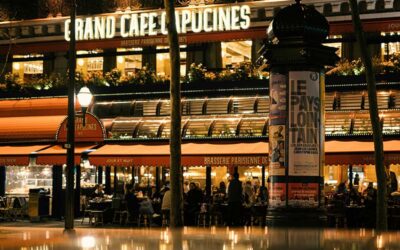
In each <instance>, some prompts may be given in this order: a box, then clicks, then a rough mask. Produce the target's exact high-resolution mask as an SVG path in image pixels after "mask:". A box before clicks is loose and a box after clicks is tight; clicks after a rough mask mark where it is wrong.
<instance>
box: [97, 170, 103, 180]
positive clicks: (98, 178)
mask: <svg viewBox="0 0 400 250" xmlns="http://www.w3.org/2000/svg"><path fill="white" fill-rule="evenodd" d="M97 184H103V167H102V166H98V167H97Z"/></svg>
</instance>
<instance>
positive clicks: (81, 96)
mask: <svg viewBox="0 0 400 250" xmlns="http://www.w3.org/2000/svg"><path fill="white" fill-rule="evenodd" d="M77 96H78V102H79V104H80V105H81V108H82V119H83V120H82V125H83V126H85V115H86V111H87V108H88V107H89V104H90V103H91V102H92V98H93V95H92V93H91V92H90V90H89V88H88V87H82V88H81V90H79V93H78V95H77Z"/></svg>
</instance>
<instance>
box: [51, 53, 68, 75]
mask: <svg viewBox="0 0 400 250" xmlns="http://www.w3.org/2000/svg"><path fill="white" fill-rule="evenodd" d="M53 65H54V66H53V67H54V68H53V69H54V73H57V74H60V75H61V77H63V78H65V77H66V76H67V71H68V59H67V57H66V53H65V52H56V53H54V61H53Z"/></svg>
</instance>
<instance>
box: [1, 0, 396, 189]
mask: <svg viewBox="0 0 400 250" xmlns="http://www.w3.org/2000/svg"><path fill="white" fill-rule="evenodd" d="M341 3H343V1H342V2H341ZM331 5H332V6H331V7H332V8H331V10H332V13H331V14H329V13H326V14H327V16H328V20H330V22H331V35H330V37H329V40H328V42H329V43H328V44H327V45H329V46H334V47H336V48H338V51H337V53H338V54H340V55H341V57H342V58H349V59H354V58H356V57H357V55H356V53H357V52H356V51H355V50H354V49H353V47H354V43H353V42H352V37H351V33H352V30H349V29H350V28H351V25H350V22H349V21H348V20H347V19H348V16H349V15H348V13H344V14H343V13H342V12H341V10H340V8H341V7H340V6H341V4H340V3H337V4H336V3H332V4H331ZM279 6H280V5H279V3H278V2H276V1H246V2H243V3H227V4H220V5H217V4H215V5H213V6H211V7H210V6H209V5H191V6H186V7H182V8H180V10H179V20H180V22H181V23H180V26H179V27H180V35H181V36H180V43H181V44H180V48H181V54H180V55H181V74H182V80H184V78H185V76H186V77H190V76H189V73H190V72H192V73H193V70H192V71H191V65H194V66H196V67H198V66H199V64H202V66H203V67H205V68H207V69H209V70H210V72H211V73H210V75H209V76H208V79H207V81H206V80H204V79H200V81H198V82H195V83H193V84H192V85H190V84H188V85H184V86H185V88H186V89H184V91H183V92H182V95H183V99H182V115H183V117H182V140H183V142H184V144H185V145H186V146H185V147H187V148H186V149H185V150H188V151H185V150H183V154H184V155H183V164H182V169H183V173H184V180H187V181H189V182H191V181H193V182H198V183H199V184H200V186H201V187H202V188H203V189H204V188H206V184H207V178H208V177H207V175H208V173H209V177H210V179H211V186H212V187H217V186H218V185H219V184H220V182H225V183H226V184H227V183H228V181H229V178H230V177H231V175H232V174H233V173H234V172H235V171H238V172H239V174H240V178H241V180H242V181H251V182H253V183H260V184H261V183H263V182H264V183H265V185H267V180H268V176H269V170H268V168H267V166H268V146H265V147H264V146H263V147H261V148H262V150H259V151H257V152H256V149H254V148H251V145H253V146H254V145H257V144H258V143H264V144H265V145H266V144H267V142H268V134H269V131H268V123H269V120H268V114H269V106H270V105H269V103H270V99H269V97H268V86H267V80H265V79H264V80H256V79H252V80H251V81H244V80H243V81H241V80H238V81H236V82H235V83H233V84H225V85H224V84H221V85H218V84H220V82H217V81H216V82H212V81H210V82H208V81H209V80H210V79H212V78H213V75H212V74H216V73H215V72H221V71H223V72H229V71H230V70H232V69H235V68H238V67H241V66H243V64H250V63H254V62H255V60H256V59H257V58H258V54H257V51H258V50H259V49H260V46H261V43H262V39H264V38H265V30H266V27H267V26H268V24H269V21H270V20H271V18H272V15H273V12H274V8H277V7H279ZM321 6H322V5H320V3H316V4H315V7H316V8H321ZM327 9H328V8H327ZM388 9H389V10H390V11H392V12H394V13H396V11H397V10H395V9H394V7H391V8H389V7H388ZM389 10H388V12H389ZM141 12H143V13H144V14H140V15H139V13H141ZM199 13H200V14H199ZM218 13H222V15H221V14H218ZM228 13H230V14H228ZM219 15H221V16H219ZM382 15H383V14H382ZM163 16H164V14H163V11H161V10H159V9H154V10H146V11H141V10H139V11H138V10H133V9H132V10H131V11H128V10H127V11H120V12H110V13H107V14H103V15H87V16H86V15H85V16H81V17H80V19H78V20H79V21H78V23H77V24H78V25H79V26H78V31H77V33H78V43H77V48H78V53H77V70H78V72H80V73H82V78H84V79H86V78H93V81H95V80H96V79H100V80H99V81H101V84H102V85H101V86H113V84H114V85H117V84H115V83H114V82H113V77H114V76H113V75H112V73H117V74H116V75H118V74H121V76H122V77H124V78H123V79H125V81H123V83H118V84H120V85H119V86H118V87H124V86H123V85H124V84H125V85H129V84H131V83H132V84H131V87H132V89H133V90H132V89H129V88H128V90H126V91H125V89H123V92H122V93H107V92H101V93H100V92H99V93H95V94H97V96H96V100H95V101H94V103H93V104H92V105H91V107H90V108H89V109H90V110H89V111H90V112H91V113H92V114H94V115H95V116H96V117H98V118H99V120H100V123H101V124H102V125H103V126H104V129H105V132H104V133H105V135H104V141H102V142H98V143H93V142H92V143H89V145H82V148H81V150H80V151H79V152H78V153H77V154H78V155H79V157H78V158H79V159H77V161H76V163H77V165H79V168H80V172H79V174H80V176H79V177H77V178H79V185H78V186H79V187H80V188H82V189H85V188H91V187H93V186H94V185H95V184H96V183H102V184H104V185H105V187H106V191H107V192H108V193H110V194H112V193H114V192H116V193H122V192H123V185H124V184H126V183H129V182H132V181H134V182H135V183H138V184H139V186H140V188H142V189H143V190H146V189H148V188H149V187H153V186H157V188H160V186H161V185H162V183H163V182H165V181H166V180H168V179H169V166H168V164H169V163H168V161H167V160H166V159H167V158H168V154H169V152H168V149H167V148H168V138H169V136H170V121H169V114H170V111H169V110H170V103H169V99H168V98H169V97H168V89H167V87H163V86H161V87H160V85H157V84H154V85H155V86H156V87H154V85H151V84H150V85H151V87H149V86H145V84H143V82H136V81H134V79H133V80H132V79H131V78H130V77H135V75H136V74H142V73H146V74H147V73H149V74H154V75H156V76H157V79H160V81H161V80H165V79H166V78H167V77H168V76H169V74H170V69H169V54H168V52H169V50H168V43H167V42H168V41H167V37H166V36H165V34H164V33H165V31H163V26H162V24H163V21H162V18H163ZM158 18H159V20H160V21H159V22H156V19H157V20H158ZM215 19H217V22H214V20H215ZM205 21H208V22H205ZM399 22H400V20H399V18H397V17H396V18H394V17H388V18H387V19H385V20H380V19H372V18H371V20H369V19H368V20H367V22H366V27H367V30H368V31H369V32H372V33H376V32H377V31H378V30H379V33H380V32H381V31H383V32H384V34H385V36H392V38H391V39H395V38H396V37H398V34H397V33H396V32H398V23H399ZM396 25H397V26H396ZM68 26H69V23H68V17H59V18H57V19H44V20H41V21H40V24H38V21H36V20H25V21H19V22H15V23H8V22H5V23H0V30H2V31H4V30H6V31H7V32H10V34H13V32H14V31H15V32H17V33H16V34H18V33H22V34H23V36H24V39H26V40H23V39H21V40H18V39H16V40H15V43H13V46H11V47H10V48H9V46H8V43H9V41H8V40H6V39H2V40H1V39H0V54H1V58H2V59H4V58H5V54H7V53H8V52H9V54H10V58H12V60H10V61H6V62H5V61H4V60H3V61H1V65H0V66H5V67H4V69H5V72H9V73H12V74H15V75H18V78H19V79H20V81H21V82H23V83H25V82H27V81H30V80H31V79H36V78H38V77H41V76H43V75H50V74H52V73H55V74H60V75H63V74H64V75H65V73H66V72H67V58H66V53H67V50H68V46H67V45H68V43H67V40H68V35H69V34H68V32H65V31H66V30H68V29H66V28H68ZM27 27H28V28H27ZM349 27H350V28H349ZM26 28H27V29H26ZM164 28H165V27H164ZM349 34H350V35H349ZM349 36H350V37H349ZM382 37H383V35H382V36H381V37H379V39H381V38H382ZM379 39H378V41H375V42H374V46H375V47H377V46H378V47H380V48H381V49H382V50H381V49H380V48H378V50H379V51H380V54H379V55H380V56H384V55H391V54H392V53H394V52H398V51H399V50H398V48H397V47H398V41H390V42H389V43H380V42H379ZM26 41H29V43H26ZM378 44H379V45H378ZM396 46H397V47H396ZM396 48H397V49H396ZM6 52H7V53H6ZM379 55H377V56H379ZM143 68H148V69H151V70H152V71H143ZM195 69H196V70H203V69H202V68H201V67H198V68H195ZM211 69H212V70H211ZM224 70H226V71H224ZM118 76H119V75H118ZM224 79H228V77H225V78H223V80H221V82H224ZM135 84H136V85H138V86H139V85H140V86H141V87H142V89H139V88H138V89H135ZM202 84H204V86H206V85H207V86H211V85H212V87H207V88H205V87H204V88H203V87H201V86H202ZM357 84H361V85H362V87H360V85H357ZM357 84H351V83H347V82H343V83H340V84H337V82H334V83H332V82H329V79H328V80H327V90H326V97H325V110H326V119H325V133H326V138H327V142H331V141H336V140H337V141H339V142H340V141H363V142H368V143H369V144H368V148H366V149H365V150H364V151H363V152H362V154H361V155H356V157H354V158H352V156H354V155H355V154H358V153H360V152H352V151H351V149H343V148H339V151H337V148H333V149H332V148H331V149H327V156H326V158H327V161H326V163H325V168H324V180H325V183H326V184H328V185H329V186H331V187H330V189H334V188H335V186H337V185H338V184H339V183H340V182H345V181H346V180H348V178H349V177H348V176H349V167H350V165H351V168H352V172H353V174H355V173H358V174H359V176H360V179H361V182H360V183H363V185H364V183H366V182H369V181H372V182H375V181H376V177H375V172H374V169H373V165H371V163H372V160H371V155H372V154H373V149H372V148H371V147H370V146H371V138H370V136H371V126H370V125H369V118H368V112H367V110H368V98H367V95H366V93H365V90H363V89H365V85H363V82H358V83H357ZM121 85H122V86H121ZM199 86H200V87H199ZM379 86H380V87H379V93H378V101H379V107H380V109H381V110H382V111H381V119H382V125H383V132H384V134H385V140H386V141H394V142H397V141H398V140H399V134H400V122H399V119H398V116H399V113H398V110H397V109H398V108H399V107H400V94H399V91H398V90H397V89H398V82H397V83H394V84H393V85H390V84H387V85H385V83H384V81H382V82H381V83H380V85H379ZM136 90H138V91H136ZM5 102H7V101H0V142H1V145H0V147H2V146H5V147H6V146H15V144H18V145H20V144H23V145H25V146H26V144H29V145H32V144H39V146H38V148H35V149H27V151H24V152H23V156H24V157H25V158H26V161H25V162H22V163H15V162H12V161H11V162H10V158H9V156H10V151H5V150H3V151H2V152H1V153H0V166H1V167H0V176H1V173H2V172H1V171H3V170H1V168H3V169H4V178H3V179H4V182H5V183H6V186H5V190H1V187H0V195H3V194H4V193H7V194H17V193H18V194H24V195H26V193H27V190H28V189H29V188H30V187H34V186H38V187H51V188H52V189H53V187H54V185H58V182H56V184H55V182H54V179H55V177H54V174H56V175H57V176H58V177H57V178H60V180H61V178H62V165H63V164H64V163H65V157H64V156H65V152H64V151H65V150H64V149H62V147H60V145H62V144H61V143H59V142H57V140H56V139H55V135H56V132H57V129H58V127H59V126H60V124H61V122H62V119H63V118H65V115H66V98H49V99H47V100H46V101H43V99H42V98H39V99H38V100H36V99H29V101H27V102H30V103H29V105H22V104H21V103H23V102H24V100H12V102H15V103H13V104H12V105H11V104H5ZM57 105H59V106H57ZM18 107H20V108H19V109H18ZM16 108H17V109H18V110H17V111H15V109H16ZM32 116H36V118H37V119H33V118H34V117H33V118H32ZM28 117H29V118H28ZM31 119H32V120H31ZM39 121H41V122H43V123H40V122H39ZM18 124H20V125H21V124H28V125H30V126H31V127H30V128H29V129H36V128H39V129H37V130H32V131H34V133H32V134H33V135H27V134H26V132H24V131H25V130H26V127H21V126H20V125H19V126H18ZM49 124H51V126H50V127H49ZM12 130H13V133H12V134H13V135H10V131H12ZM205 143H209V144H213V145H214V144H216V145H218V144H219V147H217V146H216V147H215V148H213V150H214V151H213V152H209V153H205V151H204V150H205V149H203V148H200V149H199V148H196V147H198V146H199V145H201V144H205ZM224 143H226V144H229V145H231V146H232V145H237V144H238V143H247V144H246V146H248V147H246V148H239V149H235V150H236V151H235V150H233V149H232V151H230V152H225V153H226V156H227V157H233V158H234V157H239V156H243V155H241V154H243V153H244V152H245V151H246V150H249V151H246V152H245V153H246V155H247V154H248V155H251V156H252V157H260V158H259V159H260V160H259V161H258V162H257V161H251V160H249V161H247V162H245V163H241V162H238V161H236V162H235V161H233V162H231V161H229V162H227V161H228V160H227V159H226V158H224V159H219V160H218V159H215V158H211V159H210V157H216V155H219V154H222V152H223V151H224V150H226V148H227V147H224V146H226V145H224ZM154 144H159V145H162V149H161V148H153V149H152V150H151V151H148V152H147V154H150V156H147V157H144V156H143V155H136V154H137V153H135V152H139V151H137V148H136V146H137V145H154ZM189 144H190V146H187V145H189ZM57 145H58V148H54V147H55V146H57ZM397 145H400V144H397ZM125 146H131V147H132V148H131V149H130V150H128V151H127V152H126V153H122V151H121V149H122V148H124V147H125ZM112 147H115V148H114V149H113V150H110V149H109V148H112ZM190 150H197V151H198V152H199V153H201V154H202V155H196V157H197V158H196V161H192V160H193V159H192V158H190V157H192V156H193V154H194V153H196V152H190ZM251 150H253V151H251ZM329 150H332V151H329ZM340 150H341V151H340ZM385 150H386V148H385ZM388 150H390V157H389V160H388V162H387V163H386V165H387V166H390V169H391V170H392V171H394V172H395V173H396V174H397V175H400V172H399V171H400V168H399V165H397V164H399V163H400V161H399V156H398V154H399V152H400V148H399V146H396V144H395V143H394V144H393V145H392V148H389V149H388ZM33 152H36V154H35V155H36V161H35V163H34V164H33V162H31V163H32V164H31V165H30V164H29V159H30V158H32V155H31V153H33ZM118 153H120V155H118ZM142 153H143V152H142ZM144 153H146V152H144ZM159 155H161V156H160V157H162V160H160V161H154V159H157V156H159ZM343 155H344V156H343ZM43 157H44V158H43ZM118 157H121V158H118ZM199 157H202V158H201V159H200V158H199ZM205 157H209V158H207V159H208V160H207V161H206V160H205ZM341 157H342V158H341ZM343 157H344V158H343ZM363 157H364V158H365V157H367V159H364V158H363ZM42 158H43V159H44V160H41V159H42ZM185 159H186V160H185ZM199 159H200V160H199ZM354 159H364V160H360V161H356V160H354ZM11 160H12V159H11ZM328 160H329V161H328ZM185 161H187V162H186V163H185ZM56 166H57V167H56ZM54 169H56V172H55V173H54ZM77 169H78V168H77ZM57 171H59V172H57ZM60 180H58V181H60ZM62 182H63V181H62V180H61V183H62ZM61 187H62V186H60V188H61ZM2 192H3V193H2Z"/></svg>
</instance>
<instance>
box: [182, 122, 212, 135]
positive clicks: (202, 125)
mask: <svg viewBox="0 0 400 250" xmlns="http://www.w3.org/2000/svg"><path fill="white" fill-rule="evenodd" d="M212 121H213V120H212V119H204V120H203V119H193V120H190V121H189V125H188V128H187V130H186V133H184V134H183V136H184V137H207V136H208V130H209V128H210V125H211V123H212Z"/></svg>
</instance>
